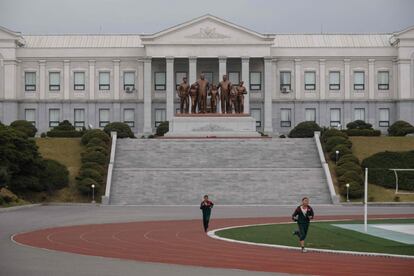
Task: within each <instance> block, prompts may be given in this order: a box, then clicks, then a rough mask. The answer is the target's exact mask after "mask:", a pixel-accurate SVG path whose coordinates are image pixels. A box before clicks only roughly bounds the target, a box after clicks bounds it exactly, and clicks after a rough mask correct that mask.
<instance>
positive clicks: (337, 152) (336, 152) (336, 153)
mask: <svg viewBox="0 0 414 276" xmlns="http://www.w3.org/2000/svg"><path fill="white" fill-rule="evenodd" d="M335 155H336V158H335V165H336V164H337V163H338V157H339V150H336V151H335Z"/></svg>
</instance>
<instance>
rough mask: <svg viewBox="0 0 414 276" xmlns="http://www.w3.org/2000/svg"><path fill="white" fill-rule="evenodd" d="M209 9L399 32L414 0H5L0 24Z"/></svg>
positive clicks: (412, 15) (146, 27)
mask: <svg viewBox="0 0 414 276" xmlns="http://www.w3.org/2000/svg"><path fill="white" fill-rule="evenodd" d="M206 13H210V14H213V15H215V16H218V17H221V18H223V19H226V20H228V21H231V22H233V23H236V24H239V25H242V26H244V27H247V28H250V29H252V30H255V31H258V32H261V33H288V32H296V33H320V32H321V30H322V31H323V32H331V33H332V32H336V33H343V32H347V33H367V32H394V31H399V30H402V29H405V28H406V27H409V26H412V25H414V0H202V1H199V0H169V1H168V0H164V1H162V0H145V1H143V0H67V1H63V0H0V26H4V27H6V28H9V29H12V30H15V31H20V32H22V33H23V34H63V33H153V32H157V31H160V30H162V29H164V28H168V27H170V26H172V25H176V24H179V23H182V22H184V21H187V20H190V19H192V18H195V17H198V16H201V15H204V14H206Z"/></svg>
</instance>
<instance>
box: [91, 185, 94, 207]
mask: <svg viewBox="0 0 414 276" xmlns="http://www.w3.org/2000/svg"><path fill="white" fill-rule="evenodd" d="M91 187H92V203H95V184H92V185H91Z"/></svg>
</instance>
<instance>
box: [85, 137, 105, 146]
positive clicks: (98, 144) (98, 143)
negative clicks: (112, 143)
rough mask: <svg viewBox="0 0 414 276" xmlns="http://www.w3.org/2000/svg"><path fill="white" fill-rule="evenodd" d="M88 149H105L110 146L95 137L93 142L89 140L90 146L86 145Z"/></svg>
mask: <svg viewBox="0 0 414 276" xmlns="http://www.w3.org/2000/svg"><path fill="white" fill-rule="evenodd" d="M86 147H88V148H90V147H104V148H108V144H107V143H105V142H104V141H102V140H101V139H99V138H97V137H94V138H92V139H91V140H89V142H88V144H87V145H86Z"/></svg>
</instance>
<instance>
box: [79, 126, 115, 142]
mask: <svg viewBox="0 0 414 276" xmlns="http://www.w3.org/2000/svg"><path fill="white" fill-rule="evenodd" d="M93 138H99V139H101V140H102V141H104V142H105V143H107V144H109V141H110V140H111V139H110V137H109V135H108V134H106V132H104V131H102V130H100V129H91V130H88V131H86V132H85V133H84V134H83V136H82V139H81V142H82V144H84V145H87V144H88V143H89V141H90V140H91V139H93Z"/></svg>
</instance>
